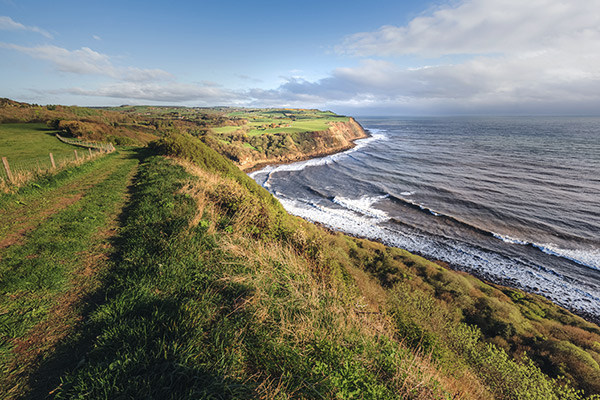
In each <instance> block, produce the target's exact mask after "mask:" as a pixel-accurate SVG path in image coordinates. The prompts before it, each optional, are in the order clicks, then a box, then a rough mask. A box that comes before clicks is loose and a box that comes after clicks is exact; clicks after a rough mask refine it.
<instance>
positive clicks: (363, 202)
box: [332, 195, 390, 221]
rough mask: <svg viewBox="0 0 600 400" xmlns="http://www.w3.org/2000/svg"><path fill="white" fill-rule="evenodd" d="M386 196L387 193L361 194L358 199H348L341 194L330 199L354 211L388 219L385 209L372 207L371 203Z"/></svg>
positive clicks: (380, 218) (384, 219)
mask: <svg viewBox="0 0 600 400" xmlns="http://www.w3.org/2000/svg"><path fill="white" fill-rule="evenodd" d="M388 197H389V195H383V196H362V197H361V198H359V199H348V198H345V197H341V196H335V197H334V198H333V199H332V201H333V202H334V203H335V204H337V205H339V206H342V207H344V208H347V209H348V210H352V211H354V212H357V213H360V214H363V215H366V216H369V217H372V218H376V219H379V220H383V221H388V220H389V219H390V217H389V215H388V214H387V213H386V212H385V211H383V210H379V209H377V208H373V204H375V203H377V202H378V201H380V200H383V199H386V198H388Z"/></svg>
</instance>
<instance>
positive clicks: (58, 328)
mask: <svg viewBox="0 0 600 400" xmlns="http://www.w3.org/2000/svg"><path fill="white" fill-rule="evenodd" d="M111 157H112V158H111V159H107V160H106V161H105V162H103V163H100V164H99V165H98V166H97V167H95V168H93V169H91V170H90V171H86V172H85V173H84V174H82V175H81V176H79V177H77V178H75V179H74V180H70V181H69V182H67V183H65V184H64V185H63V186H60V187H58V188H54V189H51V190H48V192H46V193H44V195H43V196H39V198H36V199H33V200H31V201H30V202H29V203H28V204H27V206H26V207H25V206H24V207H22V208H21V209H22V210H23V212H22V213H20V214H16V213H15V211H14V207H13V212H12V213H11V212H10V210H8V211H7V210H3V211H2V213H0V221H1V222H0V224H2V230H3V231H5V232H7V234H6V235H5V237H4V238H3V239H2V241H0V244H2V245H3V246H4V251H7V250H9V248H10V247H11V246H15V247H19V246H21V245H23V243H25V245H26V244H27V241H28V240H29V239H30V238H29V237H30V236H31V235H34V234H35V231H36V229H38V228H43V227H44V225H47V224H51V223H53V216H57V215H59V214H60V213H61V212H68V210H69V209H71V208H74V207H75V208H76V207H78V206H79V203H80V202H81V203H85V201H86V200H87V198H86V196H88V194H89V195H90V196H92V194H90V193H92V192H93V191H94V190H96V192H98V191H99V190H98V188H99V187H102V188H103V190H104V186H106V190H114V191H115V192H114V193H113V197H112V198H108V197H107V198H106V200H105V201H107V202H109V207H108V210H107V212H106V215H105V218H104V222H103V224H102V225H101V226H99V227H98V228H95V230H94V231H93V232H92V233H91V236H90V237H88V238H86V239H85V245H84V246H83V250H81V251H78V252H76V253H75V254H73V258H74V265H73V267H72V268H70V269H69V271H68V276H67V277H66V278H67V282H66V283H65V284H64V289H63V290H60V291H59V292H57V293H55V295H53V296H52V298H51V299H50V303H49V305H50V307H49V308H48V311H47V312H46V315H45V317H44V318H42V319H41V321H40V322H38V323H37V324H35V325H34V326H33V327H31V328H29V329H27V331H26V333H25V334H24V335H22V336H20V337H15V338H13V339H9V341H10V342H11V343H12V345H11V347H12V349H11V350H10V354H9V355H8V357H5V358H3V359H2V360H0V361H2V363H1V364H3V365H0V366H1V369H2V370H3V372H5V373H6V375H5V376H4V377H0V398H7V399H11V398H22V397H23V395H24V394H25V393H26V392H27V391H28V390H29V389H28V388H29V387H30V386H31V385H32V384H36V386H40V383H39V382H32V379H34V378H32V373H33V372H34V371H36V370H37V369H38V367H39V366H40V365H41V364H42V363H43V362H44V361H45V360H48V359H49V358H50V357H51V356H52V354H53V352H54V351H55V349H56V348H57V346H58V345H59V344H60V343H61V342H63V341H64V340H65V339H66V338H68V337H69V336H70V335H73V334H74V332H75V330H76V328H77V326H78V325H79V324H81V323H82V321H83V319H84V317H83V315H82V313H83V310H84V308H86V307H87V306H88V304H87V303H88V302H90V300H91V296H93V293H94V292H96V291H97V290H98V289H99V288H100V286H101V276H102V272H103V270H105V269H106V268H107V266H108V264H109V260H110V256H111V254H112V253H113V251H114V248H113V239H114V236H115V235H116V232H117V231H118V227H119V217H120V215H121V214H122V212H123V210H124V208H125V206H126V205H127V202H128V199H129V191H130V189H131V182H132V179H133V177H134V175H135V173H136V171H137V160H136V159H134V158H132V154H131V153H127V152H125V153H122V154H120V155H115V156H111ZM125 170H127V171H126V173H125ZM117 175H118V179H115V176H117ZM108 182H110V185H107V183H108ZM103 185H104V186H103ZM109 187H110V189H108V188H109ZM115 195H116V196H117V198H116V200H115ZM96 196H97V199H96V198H94V200H93V202H97V201H104V200H103V197H102V196H98V195H97V194H96ZM2 214H4V216H6V217H7V219H8V221H7V222H6V224H7V225H9V226H8V227H7V226H6V225H5V220H4V216H3V215H2ZM82 217H83V216H82ZM29 232H31V235H30V234H29ZM1 251H2V246H0V252H1ZM1 261H2V260H1V259H0V262H1ZM31 295H32V296H35V295H36V294H35V293H32V294H31ZM1 308H2V307H0V309H1ZM0 311H1V310H0ZM1 336H2V335H0V340H4V339H6V338H3V337H1ZM36 379H37V380H39V379H40V378H36ZM42 379H44V378H42ZM41 385H42V386H43V385H44V384H43V383H41Z"/></svg>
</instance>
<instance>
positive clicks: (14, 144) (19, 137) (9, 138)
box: [0, 124, 76, 162]
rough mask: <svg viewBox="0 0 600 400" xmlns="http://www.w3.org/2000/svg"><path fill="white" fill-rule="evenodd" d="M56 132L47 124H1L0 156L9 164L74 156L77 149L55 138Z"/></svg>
mask: <svg viewBox="0 0 600 400" xmlns="http://www.w3.org/2000/svg"><path fill="white" fill-rule="evenodd" d="M55 132H56V130H54V129H51V128H48V127H47V126H46V125H45V124H0V153H2V154H0V156H2V157H7V158H8V161H9V162H13V161H16V162H20V161H27V160H30V159H35V158H42V157H44V158H45V157H48V153H53V154H54V155H55V156H60V155H65V154H69V155H72V154H73V149H76V147H74V146H71V145H69V144H66V143H63V142H61V141H59V140H58V139H57V138H56V137H54V133H55Z"/></svg>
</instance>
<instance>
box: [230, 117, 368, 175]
mask: <svg viewBox="0 0 600 400" xmlns="http://www.w3.org/2000/svg"><path fill="white" fill-rule="evenodd" d="M349 122H350V123H351V124H356V125H357V126H358V127H359V128H360V134H359V135H358V136H355V137H352V138H350V139H346V140H347V141H348V142H349V143H348V144H347V145H344V146H336V147H331V148H324V149H322V150H318V151H315V152H311V153H302V154H296V155H293V156H280V157H278V158H273V159H268V160H257V161H256V162H254V163H252V164H249V165H238V168H239V169H241V170H242V171H243V172H245V173H247V174H249V173H252V172H256V171H259V170H261V169H263V168H265V167H267V166H269V165H273V166H276V165H286V164H293V163H296V162H301V161H306V160H311V159H315V158H321V157H327V156H330V155H333V154H337V153H342V152H344V151H347V150H350V149H352V148H354V147H355V146H356V144H355V143H354V142H356V141H357V140H361V139H367V138H370V137H372V135H371V133H370V132H369V131H368V130H367V129H365V128H363V126H362V125H360V123H358V122H357V121H356V120H355V119H354V118H352V117H350V120H349ZM322 132H327V131H322Z"/></svg>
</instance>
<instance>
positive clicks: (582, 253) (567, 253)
mask: <svg viewBox="0 0 600 400" xmlns="http://www.w3.org/2000/svg"><path fill="white" fill-rule="evenodd" d="M531 245H532V246H533V247H535V248H537V249H539V250H541V251H542V252H544V253H546V254H550V255H552V256H556V257H562V258H565V259H567V260H570V261H573V262H575V263H577V264H579V265H583V266H584V267H587V268H591V269H595V270H596V271H600V250H598V249H593V250H582V249H561V248H560V247H558V246H556V245H554V244H551V243H550V244H536V243H532V244H531Z"/></svg>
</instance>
